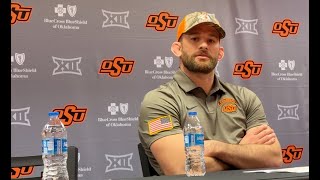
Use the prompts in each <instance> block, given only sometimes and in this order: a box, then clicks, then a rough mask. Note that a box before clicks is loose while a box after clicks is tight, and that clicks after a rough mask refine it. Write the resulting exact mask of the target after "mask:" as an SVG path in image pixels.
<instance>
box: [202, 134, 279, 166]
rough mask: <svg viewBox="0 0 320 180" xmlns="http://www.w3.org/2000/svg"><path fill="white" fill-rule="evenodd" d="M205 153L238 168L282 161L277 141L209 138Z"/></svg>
mask: <svg viewBox="0 0 320 180" xmlns="http://www.w3.org/2000/svg"><path fill="white" fill-rule="evenodd" d="M206 148H207V150H208V151H207V152H206V155H208V156H210V157H215V158H218V159H220V160H221V161H223V162H225V163H228V164H230V165H232V166H234V167H236V168H239V169H250V168H265V167H279V166H280V165H281V163H282V155H281V147H280V145H279V143H278V142H275V143H274V144H272V145H264V144H243V145H242V144H241V145H238V144H227V143H223V142H220V141H215V140H211V141H209V142H208V143H207V147H206Z"/></svg>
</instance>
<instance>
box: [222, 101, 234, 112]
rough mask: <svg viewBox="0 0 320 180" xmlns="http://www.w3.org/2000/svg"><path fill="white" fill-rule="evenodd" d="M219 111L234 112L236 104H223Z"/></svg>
mask: <svg viewBox="0 0 320 180" xmlns="http://www.w3.org/2000/svg"><path fill="white" fill-rule="evenodd" d="M221 111H222V112H227V113H231V112H236V111H237V105H235V104H231V103H230V104H225V105H223V106H222V107H221Z"/></svg>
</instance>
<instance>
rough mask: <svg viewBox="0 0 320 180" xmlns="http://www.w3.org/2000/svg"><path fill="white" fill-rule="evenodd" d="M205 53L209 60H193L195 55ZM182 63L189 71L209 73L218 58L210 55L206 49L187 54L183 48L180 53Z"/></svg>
mask: <svg viewBox="0 0 320 180" xmlns="http://www.w3.org/2000/svg"><path fill="white" fill-rule="evenodd" d="M198 55H205V56H207V57H208V58H209V61H206V62H203V63H201V62H200V63H199V62H197V61H196V60H195V58H196V56H198ZM181 60H182V64H183V65H184V66H185V67H186V68H187V69H188V70H189V71H191V72H196V73H203V74H209V73H211V72H212V71H213V70H214V68H215V67H216V66H217V63H218V58H217V57H213V56H211V55H210V54H209V53H208V51H202V50H200V51H199V52H196V53H194V54H193V55H190V56H189V55H188V54H187V53H186V52H185V51H184V50H183V49H182V54H181Z"/></svg>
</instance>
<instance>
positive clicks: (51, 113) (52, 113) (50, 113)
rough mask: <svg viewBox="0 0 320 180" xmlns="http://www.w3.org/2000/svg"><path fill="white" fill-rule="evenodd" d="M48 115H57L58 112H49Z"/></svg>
mask: <svg viewBox="0 0 320 180" xmlns="http://www.w3.org/2000/svg"><path fill="white" fill-rule="evenodd" d="M48 115H49V117H52V116H58V115H59V112H49V113H48Z"/></svg>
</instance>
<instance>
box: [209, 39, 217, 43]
mask: <svg viewBox="0 0 320 180" xmlns="http://www.w3.org/2000/svg"><path fill="white" fill-rule="evenodd" d="M215 42H216V40H215V39H209V40H208V43H215Z"/></svg>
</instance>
